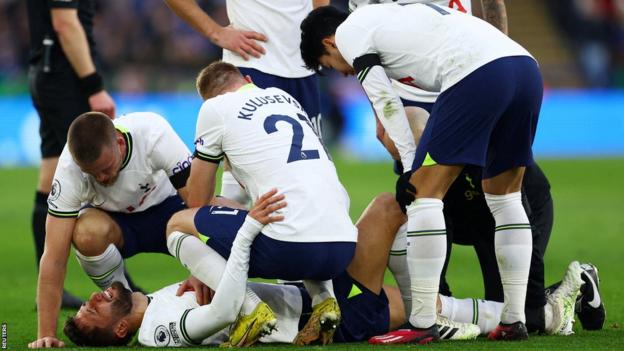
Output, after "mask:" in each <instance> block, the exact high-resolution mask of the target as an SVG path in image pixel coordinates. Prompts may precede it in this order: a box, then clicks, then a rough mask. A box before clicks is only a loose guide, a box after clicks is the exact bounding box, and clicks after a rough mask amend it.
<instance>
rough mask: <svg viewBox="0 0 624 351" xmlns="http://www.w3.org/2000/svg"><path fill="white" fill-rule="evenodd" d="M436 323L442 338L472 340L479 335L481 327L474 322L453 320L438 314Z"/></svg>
mask: <svg viewBox="0 0 624 351" xmlns="http://www.w3.org/2000/svg"><path fill="white" fill-rule="evenodd" d="M436 324H437V326H438V331H439V333H440V339H442V340H474V339H476V338H477V337H478V336H479V335H481V328H479V326H478V325H476V324H472V323H460V322H455V321H452V320H450V319H448V318H446V317H443V316H440V315H438V318H437V320H436Z"/></svg>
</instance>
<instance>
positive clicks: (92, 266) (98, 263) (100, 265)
mask: <svg viewBox="0 0 624 351" xmlns="http://www.w3.org/2000/svg"><path fill="white" fill-rule="evenodd" d="M76 258H77V259H78V263H80V266H81V267H82V269H83V270H84V271H85V273H87V275H88V276H89V278H91V280H93V282H94V283H95V285H97V286H98V287H100V289H102V290H104V289H106V288H108V287H109V286H111V284H112V283H113V282H120V283H122V284H123V285H124V286H125V287H126V289H130V285H129V284H128V281H127V280H126V275H125V274H124V260H123V257H121V253H119V250H117V247H116V246H115V245H113V244H110V245H108V247H107V248H106V250H105V251H104V253H102V254H101V255H98V256H85V255H83V254H81V253H80V252H78V250H76Z"/></svg>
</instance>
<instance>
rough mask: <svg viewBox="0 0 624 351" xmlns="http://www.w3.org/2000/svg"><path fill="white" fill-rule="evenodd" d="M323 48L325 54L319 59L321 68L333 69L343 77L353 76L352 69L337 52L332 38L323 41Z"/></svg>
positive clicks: (353, 71)
mask: <svg viewBox="0 0 624 351" xmlns="http://www.w3.org/2000/svg"><path fill="white" fill-rule="evenodd" d="M323 46H324V47H325V51H326V52H327V53H326V54H323V55H322V56H321V57H319V63H320V64H321V66H323V67H325V68H331V69H335V70H336V71H338V72H340V73H342V74H344V75H345V76H352V75H355V70H354V69H353V67H351V65H350V64H349V63H348V62H347V60H345V59H344V57H342V54H341V53H340V51H338V48H337V47H336V41H335V40H334V37H330V38H325V39H323Z"/></svg>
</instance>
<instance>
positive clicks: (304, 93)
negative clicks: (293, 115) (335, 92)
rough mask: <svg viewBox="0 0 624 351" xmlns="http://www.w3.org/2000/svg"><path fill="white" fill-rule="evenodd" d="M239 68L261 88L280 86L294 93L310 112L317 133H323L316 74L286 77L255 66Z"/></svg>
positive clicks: (289, 92) (302, 105)
mask: <svg viewBox="0 0 624 351" xmlns="http://www.w3.org/2000/svg"><path fill="white" fill-rule="evenodd" d="M238 69H239V70H240V72H241V73H242V74H243V75H244V76H247V75H248V76H250V77H251V80H252V81H253V82H254V84H255V85H257V86H259V87H260V88H263V89H265V88H271V87H273V88H280V89H282V90H284V91H285V92H287V93H288V94H290V95H292V97H294V98H295V99H296V100H297V101H298V102H299V103H300V104H301V107H303V109H304V111H305V112H306V113H307V114H308V118H310V122H312V125H313V126H314V128H315V130H316V132H317V134H318V135H321V134H320V131H321V93H320V91H319V83H318V76H317V75H316V74H313V75H311V76H308V77H303V78H284V77H280V76H275V75H272V74H268V73H264V72H262V71H259V70H257V69H253V68H247V67H238Z"/></svg>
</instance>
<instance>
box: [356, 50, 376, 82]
mask: <svg viewBox="0 0 624 351" xmlns="http://www.w3.org/2000/svg"><path fill="white" fill-rule="evenodd" d="M374 66H381V58H380V57H379V55H377V54H366V55H362V56H360V57H358V58H356V59H355V60H353V69H355V72H356V73H357V79H358V80H359V81H360V83H362V82H363V81H364V79H366V75H367V74H368V72H369V71H370V69H371V68H372V67H374Z"/></svg>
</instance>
